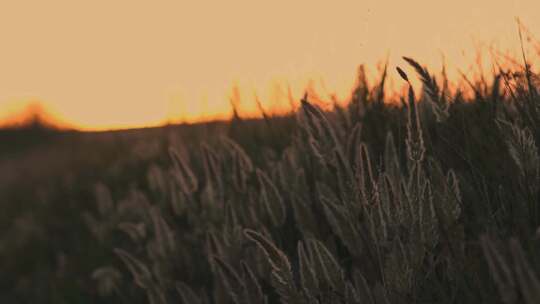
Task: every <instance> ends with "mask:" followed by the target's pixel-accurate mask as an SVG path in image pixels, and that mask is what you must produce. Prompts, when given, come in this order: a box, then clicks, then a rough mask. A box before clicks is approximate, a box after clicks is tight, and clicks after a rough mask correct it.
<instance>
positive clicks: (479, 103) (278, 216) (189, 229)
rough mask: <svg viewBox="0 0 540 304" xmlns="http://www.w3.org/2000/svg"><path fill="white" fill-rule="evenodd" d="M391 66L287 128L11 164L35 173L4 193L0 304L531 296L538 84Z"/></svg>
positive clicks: (109, 147)
mask: <svg viewBox="0 0 540 304" xmlns="http://www.w3.org/2000/svg"><path fill="white" fill-rule="evenodd" d="M524 60H526V58H524ZM525 62H526V61H525ZM404 65H408V66H410V67H412V70H413V71H414V72H415V74H416V75H412V74H407V73H405V72H404V71H403V69H401V68H399V69H398V71H397V72H396V73H395V75H399V76H401V78H402V79H403V84H404V85H406V86H407V93H406V94H405V96H398V95H395V96H386V95H385V94H384V93H385V90H384V86H385V81H386V78H387V75H388V74H390V73H391V71H389V70H387V69H384V72H383V73H382V74H381V76H380V78H379V81H378V82H377V83H376V84H375V85H372V86H370V85H368V83H367V81H366V77H365V74H364V73H365V72H364V69H360V70H359V73H360V74H359V77H358V79H359V81H358V83H357V86H356V88H355V90H354V93H353V95H352V98H351V100H350V102H349V103H348V104H347V105H346V106H340V105H339V104H338V103H334V106H333V108H332V109H325V110H323V108H322V107H321V106H320V105H319V104H317V103H316V102H313V101H312V100H311V97H310V95H308V94H306V96H304V97H303V98H302V100H301V101H300V105H301V106H300V108H299V110H298V111H297V112H296V113H290V114H288V115H285V116H282V117H272V116H271V115H270V114H268V113H265V115H264V120H244V119H242V118H241V117H240V116H238V115H236V116H235V117H234V119H233V120H232V121H230V122H228V123H215V124H202V125H194V126H182V127H173V126H170V127H167V128H163V129H149V130H140V131H131V132H129V131H126V132H123V133H108V134H93V135H92V136H89V135H82V134H76V135H72V136H73V137H71V138H64V139H62V141H60V142H56V143H55V144H54V145H52V147H47V146H45V148H43V149H45V151H46V150H47V149H55V148H56V150H55V151H57V152H56V153H57V154H56V156H54V157H59V156H62V158H63V159H65V162H64V164H62V165H58V166H59V167H53V168H47V167H48V166H47V163H48V161H49V158H51V157H53V156H51V154H46V155H45V156H42V157H37V156H32V158H24V157H21V160H20V163H25V164H30V166H36V168H37V169H35V170H36V171H39V172H41V175H37V177H35V178H34V179H33V180H34V182H33V183H31V184H30V183H26V181H24V180H19V181H20V182H19V183H14V185H17V187H16V189H15V190H11V191H7V190H6V191H5V192H4V194H3V195H2V199H3V200H5V204H4V206H5V213H4V214H5V215H3V216H2V218H1V221H0V225H1V226H2V228H4V229H3V230H2V231H3V232H2V233H1V234H0V239H1V240H2V241H1V243H0V257H1V259H0V269H1V272H2V276H1V279H0V290H1V291H2V292H1V294H2V296H0V299H1V300H3V301H4V302H17V303H33V302H35V301H39V302H42V303H43V302H50V303H98V302H99V303H160V304H161V303H201V304H202V303H223V304H226V303H236V304H248V303H369V304H379V303H527V304H532V303H540V283H539V280H538V273H539V271H540V269H539V267H540V265H539V262H540V260H538V259H537V258H536V256H537V253H538V252H539V249H540V246H539V245H540V244H539V242H538V237H540V234H539V226H540V222H539V221H540V208H539V207H538V204H539V203H540V202H539V191H540V188H539V186H538V185H539V182H540V180H539V179H540V176H539V174H540V167H539V166H540V160H539V155H538V144H537V143H538V142H539V140H540V125H539V123H540V107H539V105H540V97H539V95H538V88H539V86H538V76H537V74H536V72H535V71H534V70H533V68H532V67H531V66H530V65H529V64H523V66H520V65H517V64H515V63H514V64H513V65H508V66H507V67H505V68H504V69H503V68H502V67H500V66H499V68H497V69H496V70H495V71H496V72H494V73H495V74H494V75H493V77H492V80H491V81H490V82H489V83H488V81H487V80H485V78H484V77H482V78H478V80H472V81H471V80H467V81H468V83H467V82H466V85H471V86H472V90H471V88H468V87H461V86H458V85H456V86H453V87H452V86H450V85H449V84H448V80H447V79H446V77H445V75H440V76H435V75H432V74H430V72H429V71H428V70H427V69H426V68H425V67H423V66H422V65H421V64H420V63H418V62H417V61H416V60H414V59H412V58H408V57H405V58H404V61H403V65H402V67H404ZM413 77H418V78H419V79H420V80H421V82H422V84H423V88H422V90H421V91H415V90H414V89H413V87H412V85H410V84H409V81H410V80H411V79H412V78H413ZM468 92H472V94H468ZM59 148H60V149H59ZM21 155H22V152H21ZM28 159H33V162H28ZM66 164H67V165H66ZM21 166H22V165H21ZM10 168H11V170H13V172H14V171H17V169H18V168H21V167H18V166H16V165H12V166H11V167H10Z"/></svg>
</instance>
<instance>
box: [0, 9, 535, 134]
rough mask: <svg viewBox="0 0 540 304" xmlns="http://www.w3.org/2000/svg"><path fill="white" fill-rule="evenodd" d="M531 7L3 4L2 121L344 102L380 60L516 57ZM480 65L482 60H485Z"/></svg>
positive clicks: (104, 121)
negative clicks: (322, 98)
mask: <svg viewBox="0 0 540 304" xmlns="http://www.w3.org/2000/svg"><path fill="white" fill-rule="evenodd" d="M539 13H540V1H538V0H514V1H502V0H476V1H465V0H456V1H428V0H424V1H422V0H410V1H390V0H382V1H376V0H364V1H360V0H356V1H307V0H301V1H282V0H274V1H264V2H262V1H247V0H246V1H244V0H231V1H209V0H198V1H165V0H163V1H133V0H130V1H120V0H118V1H110V0H109V1H104V0H95V1H85V2H82V1H81V2H79V1H68V0H54V1H23V0H19V1H3V2H2V3H1V4H0V39H1V42H2V43H1V45H2V50H1V53H0V119H3V120H9V119H12V116H13V115H15V114H16V113H18V112H19V110H20V109H24V107H25V105H26V104H29V103H36V102H39V103H40V104H42V106H43V107H44V108H45V109H46V111H48V112H49V113H51V114H52V115H53V116H56V118H55V119H56V120H58V121H61V122H63V123H65V124H68V125H72V126H74V127H76V128H80V129H83V130H103V129H115V128H131V127H143V126H153V125H159V124H163V123H165V122H167V121H172V122H179V121H190V122H192V121H197V120H201V119H202V120H206V119H212V118H226V117H229V116H230V113H231V110H230V102H229V97H230V96H231V94H232V91H233V90H232V88H233V87H235V86H237V87H238V88H239V89H240V95H241V104H240V105H241V113H244V114H245V115H252V114H254V113H256V111H257V110H256V109H257V108H256V106H255V103H254V102H253V101H254V96H255V95H257V96H258V97H259V98H260V100H261V101H262V103H263V105H264V107H265V108H267V109H268V110H269V111H282V110H284V109H288V107H289V102H288V99H287V87H288V86H290V88H291V92H292V94H293V96H294V97H295V98H298V97H299V96H300V95H301V93H302V91H303V90H304V89H305V88H306V86H307V85H308V84H309V83H310V81H311V82H312V84H313V85H314V86H315V87H316V88H317V89H318V90H319V91H321V92H323V93H325V92H326V93H329V92H335V93H336V94H337V95H338V97H339V98H341V99H345V98H346V97H347V96H348V94H349V93H350V90H351V88H352V85H353V84H354V81H355V73H356V70H357V67H358V65H359V64H362V63H365V64H366V65H367V66H368V68H370V71H371V72H372V73H373V74H375V73H376V72H377V69H376V67H377V63H378V62H380V61H381V60H384V59H385V57H386V56H387V54H388V56H389V60H390V64H391V66H392V67H393V66H395V65H396V64H402V62H401V61H400V59H399V58H400V56H402V55H407V56H412V57H414V58H415V59H417V60H418V61H420V62H422V63H424V64H426V65H428V66H430V67H433V68H434V69H438V70H439V69H440V67H441V64H442V59H441V58H442V54H444V57H445V60H446V63H447V65H448V67H449V73H450V76H455V75H457V69H458V68H460V69H462V70H466V69H467V67H468V65H469V64H470V63H471V62H473V61H474V58H475V52H476V49H475V47H483V48H484V50H487V49H488V47H489V46H493V47H495V48H497V49H501V50H510V51H517V50H518V49H519V38H518V35H517V29H516V21H515V18H516V17H519V18H520V19H521V20H522V22H523V24H525V25H526V27H527V28H528V29H529V30H530V31H531V32H532V33H533V35H537V37H538V34H540V31H539V30H540V18H538V17H539ZM485 55H486V57H489V54H488V53H486V54H485Z"/></svg>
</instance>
